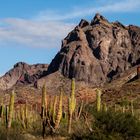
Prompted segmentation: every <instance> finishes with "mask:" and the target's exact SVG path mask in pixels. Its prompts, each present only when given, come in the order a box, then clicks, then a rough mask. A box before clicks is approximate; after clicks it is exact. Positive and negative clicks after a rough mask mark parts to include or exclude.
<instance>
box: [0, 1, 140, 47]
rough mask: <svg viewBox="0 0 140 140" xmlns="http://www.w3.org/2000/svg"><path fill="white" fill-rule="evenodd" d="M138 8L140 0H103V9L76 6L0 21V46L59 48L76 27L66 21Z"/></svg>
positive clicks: (131, 10) (101, 7)
mask: <svg viewBox="0 0 140 140" xmlns="http://www.w3.org/2000/svg"><path fill="white" fill-rule="evenodd" d="M139 7H140V0H135V1H134V0H123V1H114V0H108V1H107V2H105V1H104V3H103V4H102V6H93V7H88V8H87V7H82V8H80V7H77V8H74V9H72V11H69V12H68V13H66V14H64V13H60V12H58V11H57V12H52V11H42V12H40V13H39V14H38V15H37V16H34V17H32V18H31V19H20V18H7V19H1V20H0V43H7V44H8V43H9V44H10V42H12V43H13V42H15V43H19V44H22V45H25V46H31V47H48V48H51V47H60V45H61V40H62V39H63V38H64V37H65V36H66V35H67V34H68V32H69V31H71V30H72V29H73V27H74V26H75V24H72V23H69V22H66V20H69V19H75V18H83V17H85V16H88V15H93V14H95V13H96V12H101V13H105V12H108V13H110V12H119V13H121V12H133V11H137V10H139ZM58 13H59V14H58Z"/></svg>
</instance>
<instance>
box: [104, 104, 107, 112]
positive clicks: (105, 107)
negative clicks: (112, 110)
mask: <svg viewBox="0 0 140 140" xmlns="http://www.w3.org/2000/svg"><path fill="white" fill-rule="evenodd" d="M103 111H104V112H107V105H106V103H104V104H103Z"/></svg>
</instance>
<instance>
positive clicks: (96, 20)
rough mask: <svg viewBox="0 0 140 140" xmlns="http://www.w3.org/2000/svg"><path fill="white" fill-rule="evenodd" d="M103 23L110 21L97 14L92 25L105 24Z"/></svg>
mask: <svg viewBox="0 0 140 140" xmlns="http://www.w3.org/2000/svg"><path fill="white" fill-rule="evenodd" d="M103 22H107V23H109V22H108V20H107V19H106V18H105V17H103V16H102V15H100V14H99V13H96V14H95V16H94V18H93V20H92V21H91V25H95V24H100V23H103Z"/></svg>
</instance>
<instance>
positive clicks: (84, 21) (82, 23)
mask: <svg viewBox="0 0 140 140" xmlns="http://www.w3.org/2000/svg"><path fill="white" fill-rule="evenodd" d="M88 25H90V23H89V22H88V21H86V20H85V19H81V21H80V23H79V27H81V28H83V27H85V26H88Z"/></svg>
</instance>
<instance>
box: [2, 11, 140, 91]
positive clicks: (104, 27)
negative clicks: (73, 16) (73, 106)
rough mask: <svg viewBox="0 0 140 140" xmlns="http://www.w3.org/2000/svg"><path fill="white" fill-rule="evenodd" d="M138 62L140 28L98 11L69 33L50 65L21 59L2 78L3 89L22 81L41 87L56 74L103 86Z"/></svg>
mask: <svg viewBox="0 0 140 140" xmlns="http://www.w3.org/2000/svg"><path fill="white" fill-rule="evenodd" d="M139 64H140V27H138V26H134V25H129V26H125V25H123V24H122V23H120V22H119V21H115V22H109V21H108V20H107V19H106V18H105V17H103V16H102V15H100V14H99V13H97V14H96V15H95V16H94V18H93V19H92V20H91V22H89V21H86V20H85V19H82V20H81V21H80V22H79V24H78V25H77V26H76V27H75V28H74V29H73V30H72V31H71V32H70V33H68V35H67V36H66V37H65V38H64V39H63V40H62V45H61V49H60V51H59V52H58V53H57V54H56V56H55V57H54V59H53V60H52V62H51V63H50V64H49V65H47V64H38V65H28V64H26V63H23V62H19V63H17V64H16V65H15V66H14V68H13V69H12V70H10V71H9V72H7V73H6V74H5V75H4V76H2V77H1V78H0V89H4V90H6V89H9V88H12V86H14V85H22V84H23V85H30V84H31V85H33V86H35V87H41V86H42V85H43V84H44V82H46V81H48V84H49V85H50V86H51V85H52V84H53V82H50V80H55V77H56V78H57V80H56V81H58V82H59V81H60V79H63V78H66V79H68V80H69V79H71V78H75V79H76V81H77V82H84V83H85V84H88V85H92V86H95V87H96V86H103V85H104V84H106V83H108V82H112V81H113V80H115V79H117V78H119V77H120V76H121V75H123V73H125V72H126V71H128V70H129V69H131V68H133V67H136V66H137V65H139ZM134 73H136V71H135V72H134ZM12 77H13V78H12ZM126 79H127V78H126ZM66 81H67V80H66ZM46 83H47V82H46ZM59 86H61V84H58V87H59Z"/></svg>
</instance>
